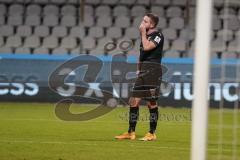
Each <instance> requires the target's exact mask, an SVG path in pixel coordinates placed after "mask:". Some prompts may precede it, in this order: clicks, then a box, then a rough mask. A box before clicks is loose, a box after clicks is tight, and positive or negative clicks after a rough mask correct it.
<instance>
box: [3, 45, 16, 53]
mask: <svg viewBox="0 0 240 160" xmlns="http://www.w3.org/2000/svg"><path fill="white" fill-rule="evenodd" d="M0 53H10V54H12V53H13V49H12V48H11V47H5V46H2V47H0Z"/></svg>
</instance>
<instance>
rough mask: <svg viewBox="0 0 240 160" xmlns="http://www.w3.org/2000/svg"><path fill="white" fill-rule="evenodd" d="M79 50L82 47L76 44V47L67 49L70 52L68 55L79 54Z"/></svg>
mask: <svg viewBox="0 0 240 160" xmlns="http://www.w3.org/2000/svg"><path fill="white" fill-rule="evenodd" d="M81 50H82V49H81V48H80V46H78V47H77V48H74V49H71V50H70V51H69V53H70V55H80V54H82V53H81Z"/></svg>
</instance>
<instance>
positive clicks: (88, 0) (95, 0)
mask: <svg viewBox="0 0 240 160" xmlns="http://www.w3.org/2000/svg"><path fill="white" fill-rule="evenodd" d="M100 1H101V0H85V3H86V4H87V5H94V6H96V5H99V4H100Z"/></svg>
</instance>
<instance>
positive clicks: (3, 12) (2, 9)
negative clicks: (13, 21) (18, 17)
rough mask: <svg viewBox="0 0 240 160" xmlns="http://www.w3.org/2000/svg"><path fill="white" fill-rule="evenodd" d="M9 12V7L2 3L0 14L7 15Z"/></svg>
mask: <svg viewBox="0 0 240 160" xmlns="http://www.w3.org/2000/svg"><path fill="white" fill-rule="evenodd" d="M6 14H7V7H6V6H5V5H4V4H0V15H1V16H2V15H6Z"/></svg>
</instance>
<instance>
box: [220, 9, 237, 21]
mask: <svg viewBox="0 0 240 160" xmlns="http://www.w3.org/2000/svg"><path fill="white" fill-rule="evenodd" d="M229 15H237V12H236V10H235V9H234V8H232V7H222V9H221V10H220V11H219V17H220V18H224V17H225V16H229Z"/></svg>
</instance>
